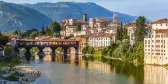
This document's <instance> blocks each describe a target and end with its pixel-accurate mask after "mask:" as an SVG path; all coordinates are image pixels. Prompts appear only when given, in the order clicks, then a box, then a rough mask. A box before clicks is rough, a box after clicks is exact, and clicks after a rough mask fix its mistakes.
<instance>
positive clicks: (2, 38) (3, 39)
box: [0, 36, 9, 47]
mask: <svg viewBox="0 0 168 84" xmlns="http://www.w3.org/2000/svg"><path fill="white" fill-rule="evenodd" d="M8 42H9V37H7V36H0V47H3V46H5V45H6V43H8Z"/></svg>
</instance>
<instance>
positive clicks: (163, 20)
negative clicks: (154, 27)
mask: <svg viewBox="0 0 168 84" xmlns="http://www.w3.org/2000/svg"><path fill="white" fill-rule="evenodd" d="M160 23H168V19H167V18H165V19H160V20H157V21H155V22H153V24H160Z"/></svg>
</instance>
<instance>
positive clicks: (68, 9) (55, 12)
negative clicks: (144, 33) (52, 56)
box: [25, 2, 137, 22]
mask: <svg viewBox="0 0 168 84" xmlns="http://www.w3.org/2000/svg"><path fill="white" fill-rule="evenodd" d="M44 5H45V6H44ZM25 6H27V7H29V8H32V9H35V10H37V11H40V12H41V13H43V14H45V15H46V16H48V17H50V18H52V19H53V20H54V21H55V20H56V21H59V22H61V21H63V20H64V19H68V18H76V19H82V15H83V14H84V13H86V14H88V18H100V17H101V18H102V17H111V18H107V19H109V20H112V17H113V14H115V13H116V14H118V17H119V21H120V22H132V21H134V20H135V19H136V18H137V17H134V16H131V15H127V14H122V13H118V12H113V11H109V10H108V9H105V8H104V7H102V6H100V5H97V4H96V3H94V2H58V3H37V4H29V5H25Z"/></svg>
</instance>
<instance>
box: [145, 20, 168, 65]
mask: <svg viewBox="0 0 168 84" xmlns="http://www.w3.org/2000/svg"><path fill="white" fill-rule="evenodd" d="M167 51H168V19H161V20H158V21H155V22H153V23H152V31H151V34H149V35H148V36H146V37H145V38H144V62H145V64H158V65H163V64H167V63H168V52H167Z"/></svg>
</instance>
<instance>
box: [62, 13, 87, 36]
mask: <svg viewBox="0 0 168 84" xmlns="http://www.w3.org/2000/svg"><path fill="white" fill-rule="evenodd" d="M86 18H87V15H86V14H84V15H83V19H85V21H87V19H86ZM85 21H84V20H77V19H66V20H64V21H63V22H62V23H61V26H62V27H63V30H62V31H60V34H61V35H62V36H64V37H65V36H70V35H71V34H74V36H76V35H86V33H85V31H84V29H86V27H87V26H88V23H87V22H85Z"/></svg>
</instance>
